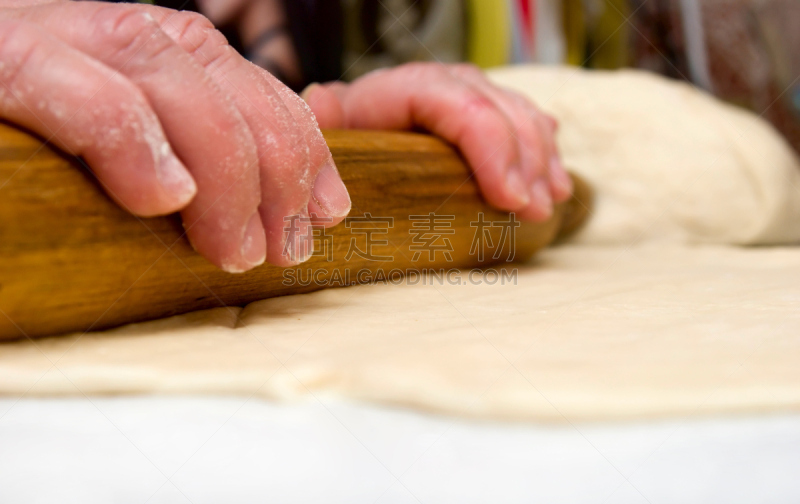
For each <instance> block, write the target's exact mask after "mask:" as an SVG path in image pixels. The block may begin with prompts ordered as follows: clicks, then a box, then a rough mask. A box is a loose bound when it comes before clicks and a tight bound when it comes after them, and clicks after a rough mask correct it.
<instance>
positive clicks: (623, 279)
mask: <svg viewBox="0 0 800 504" xmlns="http://www.w3.org/2000/svg"><path fill="white" fill-rule="evenodd" d="M489 280H491V277H490V278H489ZM798 285H800V250H798V249H794V248H778V247H775V248H749V249H743V248H736V247H730V246H711V245H705V246H697V247H687V246H671V247H670V246H663V245H659V246H656V245H648V244H644V245H640V246H636V247H629V248H623V247H600V246H585V245H580V246H578V245H565V246H561V247H558V248H555V249H551V250H547V251H546V252H544V253H543V254H541V255H540V256H538V258H537V259H535V261H534V262H533V263H531V264H529V265H523V266H520V270H519V276H518V281H517V285H503V286H501V285H499V282H498V283H497V284H495V285H487V284H483V285H471V284H468V283H464V284H462V285H447V284H445V285H439V284H438V282H437V283H436V284H435V285H430V284H428V285H421V284H418V285H368V286H360V287H352V288H347V289H334V290H327V291H322V292H317V293H314V294H308V295H302V296H292V297H284V298H277V299H269V300H265V301H260V302H256V303H252V304H250V305H249V306H247V307H246V308H244V309H243V310H240V309H215V310H209V311H204V312H198V313H193V314H189V315H185V316H179V317H174V318H171V319H165V320H161V321H155V322H151V323H144V324H138V325H131V326H127V327H123V328H119V329H116V330H111V331H106V332H100V333H89V334H85V335H72V336H67V337H58V338H50V339H44V340H38V341H35V342H32V341H22V342H16V343H13V344H6V345H3V346H2V347H0V392H2V393H4V394H9V395H15V396H19V395H21V394H23V393H24V394H27V395H28V396H41V395H53V394H56V395H57V394H63V395H80V394H113V393H202V394H208V393H210V394H215V393H218V394H242V395H245V396H250V395H254V396H257V397H266V398H281V399H302V398H306V399H312V400H313V399H314V397H317V398H320V397H323V396H327V397H331V396H333V397H340V398H345V399H354V400H366V401H375V402H379V403H387V404H395V405H405V406H412V407H417V408H424V409H427V410H433V411H438V412H444V413H452V414H460V415H467V416H477V417H492V418H499V419H512V420H544V421H566V420H569V421H573V420H596V419H613V418H625V417H641V416H656V415H683V414H693V413H702V414H707V413H712V412H713V413H716V412H759V411H776V410H797V409H800V366H798V362H800V338H798V334H800V310H798V306H800V290H798Z"/></svg>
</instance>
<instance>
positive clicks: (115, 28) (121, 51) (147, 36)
mask: <svg viewBox="0 0 800 504" xmlns="http://www.w3.org/2000/svg"><path fill="white" fill-rule="evenodd" d="M92 21H93V22H94V25H95V26H97V27H98V28H99V30H100V32H101V33H102V35H103V38H104V39H105V40H104V42H106V43H108V49H109V50H110V51H112V53H113V54H114V55H116V56H122V57H124V56H125V55H127V54H129V53H131V52H134V53H138V52H140V51H143V52H144V53H146V54H147V55H151V54H152V53H153V52H160V51H161V50H163V46H164V42H165V41H164V38H165V37H159V36H158V35H159V34H160V31H161V30H160V29H159V26H158V23H157V22H156V20H155V19H153V16H151V15H150V13H148V12H146V11H144V10H142V9H140V8H138V7H118V6H105V7H102V8H100V9H98V11H97V12H96V13H95V14H94V18H93V20H92Z"/></svg>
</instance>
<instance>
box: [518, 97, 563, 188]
mask: <svg viewBox="0 0 800 504" xmlns="http://www.w3.org/2000/svg"><path fill="white" fill-rule="evenodd" d="M520 98H521V99H523V100H524V98H522V97H521V96H520ZM525 101H526V102H527V100H525ZM528 103H530V102H528ZM536 119H537V125H538V127H539V130H540V131H541V134H542V136H543V137H545V138H546V143H547V145H548V146H549V147H550V151H549V162H548V168H547V181H548V184H549V189H550V193H551V194H552V196H553V200H554V201H555V202H557V203H560V202H563V201H566V200H568V199H569V197H570V196H571V195H572V179H571V178H570V177H569V174H568V173H567V171H566V170H565V169H564V166H563V165H562V164H561V156H560V155H559V153H558V145H557V144H556V140H555V129H556V128H557V126H558V125H557V124H556V123H555V122H554V120H552V119H551V118H549V117H548V116H547V115H545V114H539V115H538V116H536Z"/></svg>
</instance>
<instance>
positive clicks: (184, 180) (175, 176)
mask: <svg viewBox="0 0 800 504" xmlns="http://www.w3.org/2000/svg"><path fill="white" fill-rule="evenodd" d="M157 157H158V159H156V164H155V166H156V176H157V177H158V181H159V182H160V183H161V186H162V187H163V188H164V190H165V191H167V192H168V193H169V194H170V196H172V197H173V198H175V199H176V200H177V201H178V203H179V204H186V203H189V202H190V201H191V200H192V198H194V195H195V194H197V184H195V183H194V179H193V178H192V175H191V174H190V173H189V170H187V169H186V167H185V166H183V163H181V162H180V160H179V159H178V158H177V157H176V156H175V154H174V153H173V152H172V149H171V148H170V146H169V144H167V143H166V142H165V143H164V144H163V145H162V146H161V150H160V152H159V155H158V156H157Z"/></svg>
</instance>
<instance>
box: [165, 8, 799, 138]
mask: <svg viewBox="0 0 800 504" xmlns="http://www.w3.org/2000/svg"><path fill="white" fill-rule="evenodd" d="M157 3H159V4H160V5H164V6H167V7H172V8H178V9H186V10H197V11H199V12H201V13H203V14H205V15H206V16H207V17H208V18H209V19H211V21H212V22H213V23H214V24H215V25H216V26H217V27H218V28H219V29H221V30H222V31H223V32H224V33H225V35H226V36H227V37H228V39H229V40H230V42H231V44H232V45H233V46H234V47H236V48H237V50H239V51H240V52H242V53H243V54H244V55H245V56H246V57H247V58H248V59H250V60H251V61H253V62H254V63H256V64H257V65H259V66H262V67H264V68H266V69H267V70H269V71H271V72H272V73H273V74H275V75H276V76H278V77H279V78H280V79H281V80H283V81H284V82H286V83H287V84H288V85H289V86H290V87H292V88H293V89H295V90H298V91H299V90H301V89H302V88H304V87H305V86H306V85H308V84H309V83H311V82H325V81H330V80H339V79H341V80H352V79H355V78H357V77H358V76H360V75H363V74H364V73H366V72H369V71H371V70H374V69H377V68H381V67H387V66H394V65H398V64H401V63H406V62H410V61H439V62H444V63H453V62H472V63H475V64H477V65H479V66H481V67H484V68H488V67H493V66H500V65H508V64H521V63H540V64H552V65H556V64H569V65H576V66H581V67H587V68H594V69H617V68H623V67H633V68H640V69H646V70H650V71H653V72H657V73H659V74H662V75H665V76H668V77H671V78H675V79H681V80H686V81H689V82H691V83H693V84H694V85H696V86H698V87H701V88H703V89H705V90H707V91H708V92H710V93H713V94H714V95H716V96H718V97H719V98H721V99H723V100H725V101H727V102H730V103H734V104H736V105H739V106H742V107H745V108H747V109H750V110H752V111H754V112H756V113H757V114H760V115H762V116H763V117H764V118H766V119H767V120H769V121H770V122H771V123H772V124H773V125H774V126H775V127H776V128H777V129H778V130H779V131H780V132H781V133H782V134H783V135H784V136H785V137H786V138H787V139H788V140H789V142H790V143H791V144H792V145H793V147H794V148H795V150H798V151H800V30H798V29H797V27H798V26H800V1H798V0H189V1H188V2H187V1H186V0H164V1H157Z"/></svg>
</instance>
